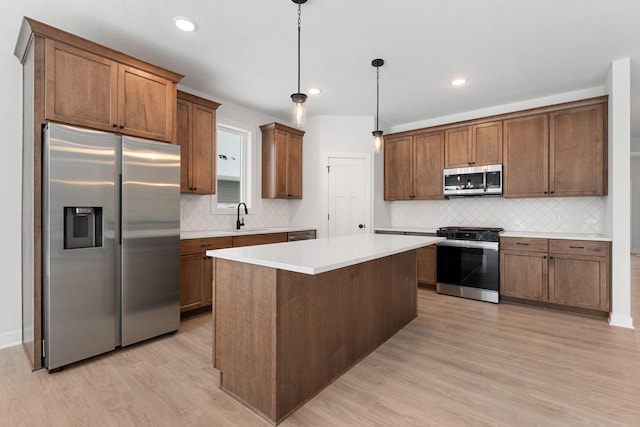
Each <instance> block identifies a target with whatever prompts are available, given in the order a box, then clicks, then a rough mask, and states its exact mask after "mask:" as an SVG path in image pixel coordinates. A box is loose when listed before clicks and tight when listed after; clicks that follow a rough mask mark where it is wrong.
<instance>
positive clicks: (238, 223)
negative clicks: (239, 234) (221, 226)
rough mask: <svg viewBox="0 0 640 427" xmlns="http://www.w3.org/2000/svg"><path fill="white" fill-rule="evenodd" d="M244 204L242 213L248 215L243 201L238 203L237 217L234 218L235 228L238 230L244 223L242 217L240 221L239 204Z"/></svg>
mask: <svg viewBox="0 0 640 427" xmlns="http://www.w3.org/2000/svg"><path fill="white" fill-rule="evenodd" d="M241 205H244V214H245V215H248V214H249V211H248V210H247V205H246V204H245V203H244V202H240V203H238V218H237V219H236V230H240V227H242V226H243V225H244V218H242V221H240V206H241Z"/></svg>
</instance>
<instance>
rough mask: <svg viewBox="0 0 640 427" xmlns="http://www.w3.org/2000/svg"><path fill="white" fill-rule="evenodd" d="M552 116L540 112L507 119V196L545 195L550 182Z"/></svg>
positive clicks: (505, 179)
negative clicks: (550, 123) (549, 161)
mask: <svg viewBox="0 0 640 427" xmlns="http://www.w3.org/2000/svg"><path fill="white" fill-rule="evenodd" d="M548 157H549V119H548V116H547V114H537V115H533V116H526V117H521V118H517V119H511V120H505V121H504V156H503V159H504V164H503V181H502V182H503V184H502V185H503V187H502V191H503V196H504V197H542V196H545V195H546V194H548V185H549V184H548V183H549V172H548V171H549V163H548Z"/></svg>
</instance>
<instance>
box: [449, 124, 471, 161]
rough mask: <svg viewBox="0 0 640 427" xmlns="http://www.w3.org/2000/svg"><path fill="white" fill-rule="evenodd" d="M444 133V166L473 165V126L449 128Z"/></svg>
mask: <svg viewBox="0 0 640 427" xmlns="http://www.w3.org/2000/svg"><path fill="white" fill-rule="evenodd" d="M444 135H445V137H444V138H445V142H444V147H445V150H444V167H445V168H466V167H469V166H471V165H472V160H471V127H470V126H464V127H461V128H454V129H447V130H445V132H444Z"/></svg>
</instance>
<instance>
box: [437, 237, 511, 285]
mask: <svg viewBox="0 0 640 427" xmlns="http://www.w3.org/2000/svg"><path fill="white" fill-rule="evenodd" d="M437 246H438V283H445V284H450V285H458V286H466V287H469V288H479V289H489V290H492V291H496V292H497V291H499V290H500V276H499V274H500V267H499V262H500V253H499V250H498V249H499V244H498V242H473V241H463V240H444V241H442V242H440V243H438V245H437Z"/></svg>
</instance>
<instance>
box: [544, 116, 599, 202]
mask: <svg viewBox="0 0 640 427" xmlns="http://www.w3.org/2000/svg"><path fill="white" fill-rule="evenodd" d="M604 141H605V136H604V105H602V104H598V105H591V106H588V107H582V108H573V109H569V110H565V111H558V112H555V113H551V114H550V115H549V194H553V195H555V196H599V195H603V194H606V192H607V188H606V187H607V182H606V177H607V162H606V151H605V150H606V149H607V147H606V146H605V144H604Z"/></svg>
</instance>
